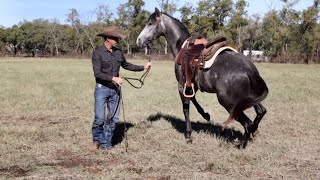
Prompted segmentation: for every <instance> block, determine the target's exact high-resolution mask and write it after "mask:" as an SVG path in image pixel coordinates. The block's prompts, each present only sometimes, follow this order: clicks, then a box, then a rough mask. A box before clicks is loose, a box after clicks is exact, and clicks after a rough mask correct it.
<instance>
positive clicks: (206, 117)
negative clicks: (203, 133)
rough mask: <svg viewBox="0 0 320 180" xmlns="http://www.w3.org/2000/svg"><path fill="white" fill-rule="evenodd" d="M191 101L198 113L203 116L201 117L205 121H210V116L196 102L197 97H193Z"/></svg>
mask: <svg viewBox="0 0 320 180" xmlns="http://www.w3.org/2000/svg"><path fill="white" fill-rule="evenodd" d="M191 101H192V103H193V104H194V106H195V107H196V109H197V111H198V112H199V113H200V114H201V116H202V117H203V118H204V119H205V120H207V121H210V114H209V113H206V112H204V110H203V108H202V107H201V106H200V104H199V103H198V101H197V100H196V97H195V96H193V97H192V98H191Z"/></svg>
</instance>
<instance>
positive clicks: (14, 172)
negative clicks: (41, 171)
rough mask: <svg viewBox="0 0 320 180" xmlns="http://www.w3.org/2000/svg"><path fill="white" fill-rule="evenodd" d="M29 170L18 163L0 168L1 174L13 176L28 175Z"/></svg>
mask: <svg viewBox="0 0 320 180" xmlns="http://www.w3.org/2000/svg"><path fill="white" fill-rule="evenodd" d="M28 172H29V170H26V169H23V168H21V167H19V166H17V165H14V166H10V167H6V168H1V169H0V175H4V176H11V177H23V176H26V175H27V173H28Z"/></svg>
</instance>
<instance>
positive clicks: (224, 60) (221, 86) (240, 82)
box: [136, 8, 268, 145]
mask: <svg viewBox="0 0 320 180" xmlns="http://www.w3.org/2000/svg"><path fill="white" fill-rule="evenodd" d="M160 36H164V37H165V38H166V40H167V43H168V46H169V48H170V49H171V51H172V54H173V56H174V58H175V75H176V79H177V81H178V91H179V94H180V97H181V101H182V108H183V114H184V117H185V123H186V131H185V134H184V135H185V139H186V141H187V143H192V138H191V133H192V127H191V122H190V118H189V108H190V101H191V102H192V103H193V104H194V105H195V107H196V109H197V111H198V112H199V113H200V114H201V115H202V117H203V118H204V119H206V120H207V121H210V114H208V113H207V112H205V111H204V110H203V108H202V107H201V106H200V104H199V103H198V102H197V100H196V98H195V96H192V97H186V96H185V95H184V86H183V85H184V78H185V77H184V74H183V73H182V68H183V67H182V65H181V64H179V63H178V62H177V56H178V53H179V50H180V49H181V48H182V45H183V43H184V42H185V41H186V40H187V39H188V38H189V37H190V33H189V31H188V29H187V28H186V26H184V24H183V23H181V22H180V21H179V20H177V19H176V18H174V17H172V16H170V15H168V14H166V13H162V12H160V11H159V10H158V8H155V12H153V13H152V14H151V15H150V16H149V18H148V22H147V24H146V25H145V26H144V28H143V30H142V31H141V32H140V34H139V36H138V37H137V40H136V43H137V45H138V46H140V47H146V46H150V43H151V42H152V41H153V40H155V39H157V38H159V37H160ZM196 76H198V78H197V77H196V78H195V79H197V83H195V86H194V92H195V93H196V92H197V91H198V90H199V89H200V90H201V91H202V92H207V93H216V95H217V99H218V102H219V103H220V104H221V105H222V106H223V107H224V108H225V109H226V110H227V111H228V113H229V117H228V119H227V121H226V122H225V123H224V124H225V126H224V128H225V127H226V125H227V124H228V123H230V122H232V121H233V120H236V121H238V122H239V123H240V124H241V125H242V126H243V128H244V130H245V132H244V135H243V138H242V139H243V140H242V141H241V142H242V143H244V145H246V144H247V142H248V140H252V139H253V137H254V136H255V135H256V134H257V132H258V131H257V130H258V126H259V123H260V121H261V119H262V118H263V116H264V115H265V114H266V112H267V110H266V108H265V107H264V106H263V105H262V104H261V101H262V100H264V99H265V98H266V97H267V95H268V87H267V85H266V83H265V81H264V80H263V79H262V78H261V76H260V75H259V72H258V70H257V68H256V67H255V65H254V64H253V63H252V61H251V59H250V58H248V57H247V56H244V55H242V54H241V53H236V52H233V51H228V50H226V51H223V52H221V53H220V54H219V55H218V56H217V57H216V59H215V61H214V63H213V64H212V66H211V67H210V68H209V69H206V70H204V69H203V70H199V73H197V75H196ZM199 76H201V78H199ZM251 107H253V108H254V110H255V112H256V117H255V119H254V121H251V120H250V119H249V118H248V117H247V115H246V114H245V113H244V112H243V111H244V110H246V109H248V108H251Z"/></svg>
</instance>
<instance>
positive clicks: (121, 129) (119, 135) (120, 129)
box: [112, 122, 134, 146]
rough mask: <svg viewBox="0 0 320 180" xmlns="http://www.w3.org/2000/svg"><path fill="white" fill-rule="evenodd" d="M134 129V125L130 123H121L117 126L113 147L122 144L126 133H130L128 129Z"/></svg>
mask: <svg viewBox="0 0 320 180" xmlns="http://www.w3.org/2000/svg"><path fill="white" fill-rule="evenodd" d="M132 127H134V125H133V124H132V123H128V122H126V123H125V122H120V123H119V124H117V126H116V128H115V130H114V134H113V137H112V145H113V146H115V145H117V144H120V143H121V142H122V141H123V138H124V133H125V131H128V129H130V128H132Z"/></svg>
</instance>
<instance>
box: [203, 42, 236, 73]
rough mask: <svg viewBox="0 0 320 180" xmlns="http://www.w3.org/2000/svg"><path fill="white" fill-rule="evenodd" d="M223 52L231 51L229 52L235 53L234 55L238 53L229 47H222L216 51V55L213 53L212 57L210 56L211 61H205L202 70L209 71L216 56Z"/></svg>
mask: <svg viewBox="0 0 320 180" xmlns="http://www.w3.org/2000/svg"><path fill="white" fill-rule="evenodd" d="M225 50H231V51H234V52H236V53H237V52H238V51H237V50H236V49H234V48H232V47H231V46H223V47H221V48H220V49H218V50H217V52H216V53H214V55H213V56H212V58H211V59H209V60H208V61H205V62H204V66H203V69H209V68H210V67H211V66H212V64H213V62H214V61H215V60H216V58H217V56H218V55H219V54H220V53H221V52H223V51H225Z"/></svg>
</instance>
